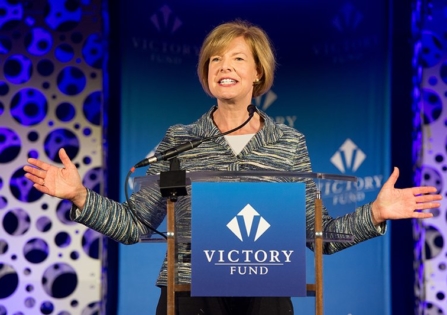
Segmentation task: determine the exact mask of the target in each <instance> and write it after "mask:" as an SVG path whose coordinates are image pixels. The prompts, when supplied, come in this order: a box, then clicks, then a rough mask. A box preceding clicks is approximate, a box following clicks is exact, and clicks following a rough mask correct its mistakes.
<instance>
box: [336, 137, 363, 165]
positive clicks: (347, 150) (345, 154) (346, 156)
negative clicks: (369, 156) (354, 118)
mask: <svg viewBox="0 0 447 315" xmlns="http://www.w3.org/2000/svg"><path fill="white" fill-rule="evenodd" d="M365 159H366V155H365V153H363V151H362V150H361V149H360V148H359V147H357V145H356V144H355V143H354V142H352V140H351V139H349V138H348V139H346V141H345V142H344V143H343V144H342V146H341V147H340V148H339V149H338V151H337V152H336V153H335V154H334V155H333V156H332V157H331V162H332V164H334V165H335V167H337V168H338V170H339V171H340V172H342V173H346V171H347V170H351V171H353V172H355V171H357V169H358V168H359V167H360V165H361V164H362V163H363V161H364V160H365Z"/></svg>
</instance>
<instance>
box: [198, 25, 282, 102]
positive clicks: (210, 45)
mask: <svg viewBox="0 0 447 315" xmlns="http://www.w3.org/2000/svg"><path fill="white" fill-rule="evenodd" d="M240 36H242V37H243V38H244V39H245V41H246V43H247V45H248V46H249V47H250V49H251V52H252V54H253V57H254V59H255V63H256V70H257V71H258V73H259V74H260V77H259V81H257V82H254V83H253V98H255V97H258V96H260V95H262V94H264V93H265V92H267V91H268V90H269V89H270V88H271V86H272V85H273V76H274V72H275V66H276V61H275V56H274V52H273V46H272V44H271V42H270V39H269V37H268V35H267V34H266V33H265V31H264V30H262V29H261V28H260V27H257V26H255V25H253V24H251V23H249V22H246V21H240V20H236V21H233V22H228V23H224V24H221V25H219V26H217V27H216V28H214V29H213V30H212V31H211V32H210V33H209V34H208V35H207V36H206V38H205V40H204V41H203V44H202V48H201V49H200V54H199V64H198V65H197V73H198V75H199V80H200V83H201V84H202V87H203V89H204V90H205V92H206V93H207V94H209V95H211V96H213V95H212V94H211V92H210V89H209V86H208V67H209V62H210V58H211V56H214V55H216V54H219V53H222V52H223V51H224V50H225V48H226V47H227V46H228V45H229V43H230V42H231V41H232V40H233V39H235V38H237V37H240Z"/></svg>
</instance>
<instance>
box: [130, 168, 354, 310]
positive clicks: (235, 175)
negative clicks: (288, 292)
mask: <svg viewBox="0 0 447 315" xmlns="http://www.w3.org/2000/svg"><path fill="white" fill-rule="evenodd" d="M166 173H167V174H163V173H162V174H160V175H150V176H142V177H137V178H135V179H134V190H136V191H137V190H139V189H141V188H142V187H144V186H146V185H150V186H153V185H156V186H159V188H160V190H161V191H162V195H163V196H164V197H166V198H167V209H166V211H167V217H166V220H167V232H166V240H165V239H163V238H156V237H155V238H154V237H153V235H154V234H152V235H151V236H149V237H142V238H141V242H143V243H151V242H160V241H162V242H163V241H166V242H167V275H168V276H167V295H168V296H167V303H168V305H167V309H168V315H174V314H175V293H176V292H181V291H191V285H190V284H179V283H177V281H176V276H177V270H176V266H177V260H176V246H177V244H178V243H188V242H191V239H190V238H189V239H188V238H186V239H185V238H184V237H183V236H182V235H177V233H176V226H175V220H176V218H175V213H176V211H175V203H176V200H177V198H178V197H179V196H182V195H186V194H187V191H188V190H189V189H190V186H191V185H192V184H193V183H195V182H197V183H201V182H213V183H217V184H219V183H241V182H264V183H265V182H266V183H284V182H286V183H303V182H304V183H306V182H307V184H308V185H309V182H311V183H314V184H315V187H316V191H315V198H314V201H313V203H314V211H315V215H314V217H315V220H314V224H313V229H310V230H306V231H304V234H305V237H306V242H308V243H309V242H311V243H313V250H314V269H315V271H314V272H315V282H314V283H307V284H306V291H307V295H308V296H314V297H315V314H317V315H322V314H323V244H324V242H352V241H353V236H352V235H349V234H340V233H328V232H325V231H324V230H323V218H322V216H323V201H322V198H321V193H320V191H321V190H322V189H323V190H324V191H328V190H329V191H331V189H330V187H349V188H350V189H351V191H352V189H354V187H355V185H354V184H353V183H354V182H356V180H357V179H356V177H353V176H346V175H336V174H325V173H300V172H282V171H237V172H236V171H200V172H189V173H187V172H184V171H178V170H175V171H171V172H166ZM168 173H169V174H168ZM163 176H165V177H163ZM166 176H167V177H166ZM166 178H167V179H166ZM349 210H350V209H349ZM192 211H194V209H192ZM303 211H304V210H303ZM345 212H346V213H347V212H350V211H345ZM331 215H332V213H331ZM292 224H293V223H292Z"/></svg>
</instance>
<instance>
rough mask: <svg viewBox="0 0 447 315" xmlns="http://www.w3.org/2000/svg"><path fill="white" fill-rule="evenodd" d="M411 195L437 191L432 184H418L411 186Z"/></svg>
mask: <svg viewBox="0 0 447 315" xmlns="http://www.w3.org/2000/svg"><path fill="white" fill-rule="evenodd" d="M411 191H412V193H413V195H423V194H431V193H434V192H437V191H438V190H437V189H436V187H433V186H420V187H413V188H411Z"/></svg>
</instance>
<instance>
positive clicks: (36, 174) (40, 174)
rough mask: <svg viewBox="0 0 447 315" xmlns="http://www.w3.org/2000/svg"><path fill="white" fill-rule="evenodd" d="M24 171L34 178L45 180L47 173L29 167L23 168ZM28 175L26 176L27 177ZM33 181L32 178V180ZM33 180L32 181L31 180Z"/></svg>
mask: <svg viewBox="0 0 447 315" xmlns="http://www.w3.org/2000/svg"><path fill="white" fill-rule="evenodd" d="M23 170H24V171H25V172H27V173H29V174H32V177H33V178H34V177H37V178H43V177H44V176H45V173H46V171H44V170H42V169H40V168H35V167H32V166H29V165H25V166H24V167H23ZM26 175H28V174H25V176H26ZM26 177H27V178H29V177H28V176H26ZM30 177H31V176H30ZM30 179H31V178H30ZM31 180H32V179H31Z"/></svg>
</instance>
